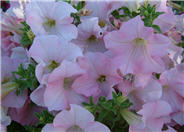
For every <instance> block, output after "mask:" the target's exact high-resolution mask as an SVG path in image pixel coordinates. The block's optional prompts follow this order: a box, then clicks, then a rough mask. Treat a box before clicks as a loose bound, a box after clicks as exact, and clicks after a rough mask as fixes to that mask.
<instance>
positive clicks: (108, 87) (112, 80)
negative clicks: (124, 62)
mask: <svg viewBox="0 0 184 132" xmlns="http://www.w3.org/2000/svg"><path fill="white" fill-rule="evenodd" d="M79 64H80V65H81V67H82V68H83V69H85V70H86V72H85V73H84V74H83V75H81V76H80V77H78V78H77V79H76V80H75V82H74V84H73V85H72V87H73V88H74V90H75V91H76V92H77V93H80V94H83V95H85V96H88V97H89V96H106V97H108V98H111V97H112V91H113V86H114V85H116V84H118V83H119V82H120V80H121V78H120V77H119V76H118V74H117V71H116V70H117V68H116V67H115V65H114V64H113V62H112V60H111V59H110V58H109V57H107V56H106V55H104V54H102V53H98V52H96V53H91V52H89V53H87V54H86V55H85V57H84V58H80V59H79Z"/></svg>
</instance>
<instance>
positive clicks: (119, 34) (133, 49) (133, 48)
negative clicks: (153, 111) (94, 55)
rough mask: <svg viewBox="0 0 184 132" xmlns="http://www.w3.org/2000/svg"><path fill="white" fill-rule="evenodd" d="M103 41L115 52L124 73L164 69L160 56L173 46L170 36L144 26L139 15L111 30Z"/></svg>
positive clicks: (117, 61)
mask: <svg viewBox="0 0 184 132" xmlns="http://www.w3.org/2000/svg"><path fill="white" fill-rule="evenodd" d="M104 40H105V45H106V48H108V49H110V50H111V51H113V52H114V53H116V57H115V58H114V61H115V63H116V64H117V65H119V67H120V70H121V72H122V73H123V74H127V73H134V74H135V73H152V72H162V71H163V70H164V67H163V62H162V60H161V57H163V56H164V55H167V53H168V50H169V48H170V45H172V43H171V41H170V40H169V38H167V37H166V36H164V35H161V34H154V32H153V29H152V28H149V27H145V26H144V23H143V21H142V20H141V17H140V16H137V17H135V18H133V19H130V20H129V21H127V22H125V23H124V24H123V25H122V26H121V28H120V30H118V31H112V32H110V33H108V34H107V35H106V36H105V37H104Z"/></svg>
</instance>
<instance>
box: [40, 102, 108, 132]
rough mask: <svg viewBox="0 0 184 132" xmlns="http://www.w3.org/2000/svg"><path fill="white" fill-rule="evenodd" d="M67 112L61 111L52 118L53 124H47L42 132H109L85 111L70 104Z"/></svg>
mask: <svg viewBox="0 0 184 132" xmlns="http://www.w3.org/2000/svg"><path fill="white" fill-rule="evenodd" d="M70 106H71V109H70V110H69V111H67V110H63V111H62V112H60V113H58V114H57V115H56V117H55V118H54V121H53V124H47V125H46V126H44V127H43V129H42V132H59V131H60V132H110V130H109V128H108V127H106V126H105V125H103V124H102V123H100V122H97V121H94V116H93V115H92V114H91V113H90V112H89V111H88V110H86V109H84V108H82V107H80V106H78V105H74V104H71V105H70Z"/></svg>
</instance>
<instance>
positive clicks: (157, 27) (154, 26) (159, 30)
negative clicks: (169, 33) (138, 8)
mask: <svg viewBox="0 0 184 132" xmlns="http://www.w3.org/2000/svg"><path fill="white" fill-rule="evenodd" d="M152 28H153V29H155V30H156V31H158V32H159V33H162V31H161V29H160V27H159V26H158V25H152Z"/></svg>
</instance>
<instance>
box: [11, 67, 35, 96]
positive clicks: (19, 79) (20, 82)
mask: <svg viewBox="0 0 184 132" xmlns="http://www.w3.org/2000/svg"><path fill="white" fill-rule="evenodd" d="M12 77H13V82H15V83H16V84H17V86H18V87H17V95H19V94H21V95H22V94H23V93H24V91H25V90H26V89H30V90H31V91H33V90H34V89H35V88H37V87H38V85H39V83H38V81H37V79H36V76H35V65H33V64H29V65H28V67H27V68H24V67H23V65H22V64H20V66H19V67H18V69H17V71H15V72H12Z"/></svg>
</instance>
